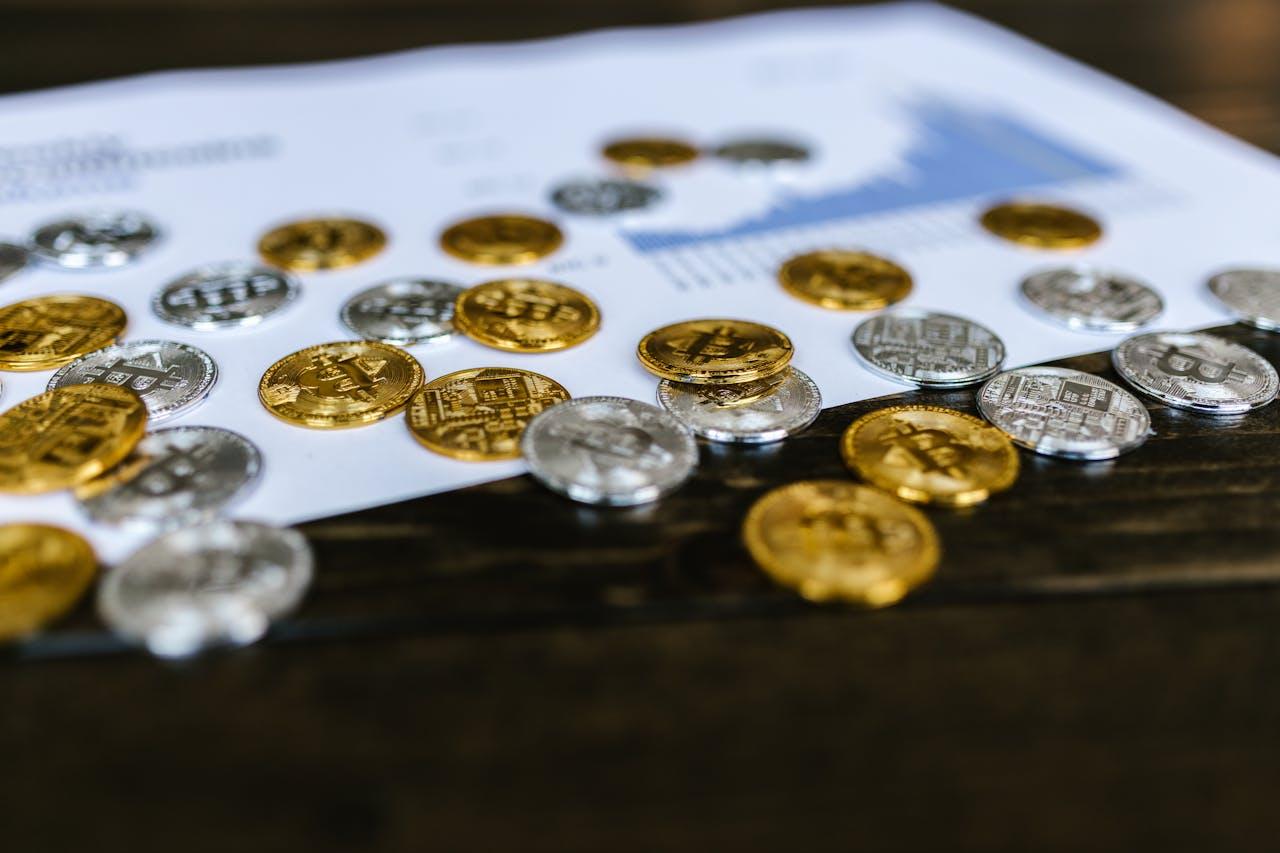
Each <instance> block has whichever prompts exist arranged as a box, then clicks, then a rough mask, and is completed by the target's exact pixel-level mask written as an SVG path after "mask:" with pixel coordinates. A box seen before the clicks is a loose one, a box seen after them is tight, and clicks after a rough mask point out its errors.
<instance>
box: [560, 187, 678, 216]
mask: <svg viewBox="0 0 1280 853" xmlns="http://www.w3.org/2000/svg"><path fill="white" fill-rule="evenodd" d="M661 200H662V191H661V190H659V189H658V188H656V187H651V186H649V185H648V184H642V183H640V182H639V181H626V180H622V179H620V178H599V179H596V178H585V179H581V180H573V181H566V182H564V183H563V184H560V185H559V186H558V187H556V188H555V189H554V190H552V192H551V201H552V203H553V204H555V206H556V207H558V208H560V209H561V210H563V211H565V212H566V213H578V214H583V215H587V216H611V215H613V214H615V213H625V212H626V211H629V210H644V209H645V208H648V207H652V206H653V205H655V204H657V203H658V202H659V201H661Z"/></svg>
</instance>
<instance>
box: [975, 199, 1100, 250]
mask: <svg viewBox="0 0 1280 853" xmlns="http://www.w3.org/2000/svg"><path fill="white" fill-rule="evenodd" d="M982 227H984V228H986V229H987V230H988V231H990V232H991V233H992V234H995V235H996V236H997V237H1003V238H1004V239H1006V240H1012V241H1013V242H1014V243H1021V244H1022V245H1024V246H1033V247H1035V248H1037V249H1078V248H1080V247H1081V246H1088V245H1089V244H1090V243H1094V242H1096V241H1097V240H1098V239H1099V238H1100V237H1101V236H1102V226H1101V225H1099V224H1098V222H1097V220H1095V219H1094V218H1093V217H1091V216H1089V215H1088V214H1085V213H1081V212H1080V211H1078V210H1072V209H1071V208H1068V207H1058V206H1057V205H1052V204H1035V203H1031V202H1010V203H1008V204H998V205H996V206H995V207H993V208H991V209H990V210H988V211H987V212H986V213H984V214H982Z"/></svg>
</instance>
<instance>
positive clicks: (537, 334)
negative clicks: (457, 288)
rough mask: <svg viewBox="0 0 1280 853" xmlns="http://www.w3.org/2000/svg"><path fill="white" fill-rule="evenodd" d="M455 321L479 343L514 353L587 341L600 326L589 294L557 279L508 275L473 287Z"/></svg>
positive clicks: (464, 296) (459, 304)
mask: <svg viewBox="0 0 1280 853" xmlns="http://www.w3.org/2000/svg"><path fill="white" fill-rule="evenodd" d="M453 324H454V326H455V327H457V329H458V331H460V332H462V333H463V334H464V335H466V336H467V337H469V338H471V339H472V340H473V341H476V342H477V343H481V344H484V345H485V346H490V347H493V348H495V349H501V350H508V351H510V352H550V351H552V350H561V349H567V348H568V347H571V346H575V345H577V344H580V343H582V342H583V341H585V340H586V339H587V338H589V337H591V336H592V335H594V334H595V333H596V330H597V329H599V328H600V309H599V308H597V307H596V304H595V303H594V302H592V301H591V298H590V297H589V296H587V295H586V294H585V293H583V292H581V291H579V290H574V289H573V288H572V287H567V286H565V285H563V284H558V283H556V282H554V281H541V280H539V279H529V278H505V279H499V280H498V281H486V282H484V283H483V284H477V285H476V286H475V287H470V288H467V289H466V290H465V291H463V292H462V293H461V294H460V295H459V296H458V301H457V306H456V308H455V311H454V316H453Z"/></svg>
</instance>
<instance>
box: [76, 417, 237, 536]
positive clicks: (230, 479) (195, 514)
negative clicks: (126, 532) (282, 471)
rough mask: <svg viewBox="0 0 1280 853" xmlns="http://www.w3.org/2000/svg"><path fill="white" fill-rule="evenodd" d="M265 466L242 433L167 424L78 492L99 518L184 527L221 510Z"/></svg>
mask: <svg viewBox="0 0 1280 853" xmlns="http://www.w3.org/2000/svg"><path fill="white" fill-rule="evenodd" d="M261 470H262V454H261V453H260V452H259V451H258V448H257V447H255V446H254V444H253V442H251V441H249V439H247V438H245V437H244V436H242V435H240V434H239V433H235V432H232V431H231V430H226V429H220V428H218V427H210V426H179V427H169V428H168V429H160V430H156V431H155V432H149V433H147V434H146V435H145V436H143V438H142V440H141V441H140V442H138V445H137V446H136V447H135V448H134V449H133V452H132V453H131V454H130V455H129V456H128V457H127V458H126V459H125V460H124V461H123V462H121V463H120V464H119V465H117V466H116V467H115V468H112V469H111V470H110V471H108V472H107V473H106V474H104V475H102V476H101V477H98V478H97V479H95V480H90V481H89V482H88V483H85V484H84V485H82V486H80V487H78V488H77V489H76V493H75V494H76V500H77V501H79V503H80V508H81V509H83V510H84V511H85V513H86V514H87V515H88V516H89V517H90V518H92V519H93V520H94V521H97V522H102V523H105V524H123V523H126V522H140V523H143V524H147V525H151V526H154V527H159V528H171V527H183V526H185V525H189V524H196V523H199V522H202V521H207V520H209V519H211V518H213V517H214V516H217V515H218V514H220V513H221V512H222V511H223V510H224V509H225V508H226V507H227V506H228V505H229V504H230V503H231V502H232V501H234V500H237V499H239V498H241V497H243V496H244V495H245V494H246V493H247V492H248V491H249V489H250V487H251V486H252V485H253V484H254V483H255V482H256V481H257V479H258V474H259V472H260V471H261Z"/></svg>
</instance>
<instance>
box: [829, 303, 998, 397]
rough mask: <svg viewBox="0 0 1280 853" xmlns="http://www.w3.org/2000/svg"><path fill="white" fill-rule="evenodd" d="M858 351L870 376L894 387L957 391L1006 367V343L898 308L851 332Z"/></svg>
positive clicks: (976, 327) (980, 330) (977, 328)
mask: <svg viewBox="0 0 1280 853" xmlns="http://www.w3.org/2000/svg"><path fill="white" fill-rule="evenodd" d="M853 348H854V351H856V352H857V354H858V355H859V356H860V357H861V358H862V361H863V363H864V364H866V365H867V367H869V368H870V369H871V370H873V371H875V372H876V373H879V374H881V375H882V376H887V377H888V378H890V379H892V380H894V381H896V382H905V383H907V384H909V385H920V386H922V387H925V388H955V387H958V386H961V385H972V384H973V383H975V382H981V381H982V380H984V379H986V378H988V377H989V376H991V375H992V374H994V373H995V372H996V371H998V370H999V369H1000V365H1002V364H1004V354H1005V350H1004V342H1003V341H1001V340H1000V338H999V336H997V335H996V333H995V332H993V331H991V330H990V329H988V328H987V327H986V326H983V325H980V324H978V323H975V322H974V321H973V320H969V319H966V318H964V317H956V316H954V315H952V314H942V313H939V312H937V311H925V310H923V309H920V308H895V309H894V310H892V311H886V312H884V313H882V314H877V315H875V316H874V317H870V318H868V319H866V320H864V321H862V323H860V324H859V325H858V327H857V328H856V329H854V331H853Z"/></svg>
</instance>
